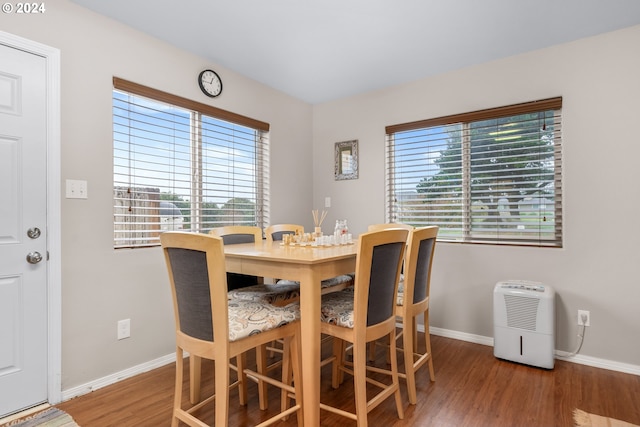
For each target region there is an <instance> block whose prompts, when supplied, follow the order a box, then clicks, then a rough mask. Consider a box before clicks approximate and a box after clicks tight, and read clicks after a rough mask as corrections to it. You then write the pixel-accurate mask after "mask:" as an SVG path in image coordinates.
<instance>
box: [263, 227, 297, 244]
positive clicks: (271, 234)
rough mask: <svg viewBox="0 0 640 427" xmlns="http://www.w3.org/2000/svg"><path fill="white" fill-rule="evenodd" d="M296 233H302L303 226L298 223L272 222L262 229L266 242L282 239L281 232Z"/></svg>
mask: <svg viewBox="0 0 640 427" xmlns="http://www.w3.org/2000/svg"><path fill="white" fill-rule="evenodd" d="M296 233H298V234H302V233H304V226H302V225H298V224H272V225H270V226H268V227H267V228H265V229H264V235H265V237H266V238H267V242H268V243H271V242H274V241H278V240H282V235H283V234H296Z"/></svg>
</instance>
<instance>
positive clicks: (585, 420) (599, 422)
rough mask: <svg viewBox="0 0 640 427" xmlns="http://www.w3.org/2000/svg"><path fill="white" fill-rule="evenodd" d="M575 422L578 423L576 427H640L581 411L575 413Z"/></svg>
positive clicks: (577, 410)
mask: <svg viewBox="0 0 640 427" xmlns="http://www.w3.org/2000/svg"><path fill="white" fill-rule="evenodd" d="M573 420H574V421H575V423H576V427H639V426H638V425H637V424H631V423H628V422H626V421H620V420H616V419H614V418H609V417H601V416H600V415H595V414H590V413H588V412H585V411H581V410H580V409H575V410H574V411H573Z"/></svg>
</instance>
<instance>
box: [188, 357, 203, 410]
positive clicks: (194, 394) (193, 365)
mask: <svg viewBox="0 0 640 427" xmlns="http://www.w3.org/2000/svg"><path fill="white" fill-rule="evenodd" d="M201 374H202V358H200V357H198V356H192V355H189V384H190V389H189V391H190V401H191V404H192V405H195V404H197V403H199V402H200V381H201Z"/></svg>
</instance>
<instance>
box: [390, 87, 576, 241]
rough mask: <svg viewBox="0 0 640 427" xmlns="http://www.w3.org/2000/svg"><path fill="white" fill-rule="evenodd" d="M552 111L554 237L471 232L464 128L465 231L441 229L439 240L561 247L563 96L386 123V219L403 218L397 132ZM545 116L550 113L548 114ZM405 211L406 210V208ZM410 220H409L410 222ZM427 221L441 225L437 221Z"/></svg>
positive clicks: (467, 146)
mask: <svg viewBox="0 0 640 427" xmlns="http://www.w3.org/2000/svg"><path fill="white" fill-rule="evenodd" d="M549 111H553V112H554V115H553V121H554V129H553V144H552V146H553V150H554V151H553V159H554V165H553V171H554V178H553V183H554V190H555V191H554V231H553V234H554V237H553V238H538V239H535V238H519V239H514V238H500V237H499V233H498V231H497V230H498V228H497V227H496V231H495V232H494V234H495V235H496V236H497V237H492V238H477V237H474V236H472V231H471V225H472V223H473V221H474V219H473V212H472V211H473V206H472V200H471V196H470V195H471V187H472V184H471V178H470V174H471V167H472V166H471V163H472V162H471V159H470V156H471V148H470V147H471V142H470V138H471V137H470V132H466V131H462V134H464V135H466V136H465V138H463V141H462V143H461V150H462V152H461V155H460V157H461V162H462V164H463V167H462V177H461V181H462V187H461V188H462V192H463V193H464V194H463V196H462V197H460V200H461V204H462V206H463V208H462V221H461V222H462V224H463V225H462V228H463V230H462V235H461V236H460V237H458V238H452V237H451V236H447V235H446V233H439V235H438V240H439V241H446V242H452V243H467V244H470V243H471V244H475V243H480V244H498V245H518V246H539V247H559V248H561V247H562V246H563V232H562V129H561V121H562V97H554V98H548V99H543V100H538V101H532V102H525V103H520V104H514V105H508V106H503V107H498V108H488V109H483V110H478V111H472V112H468V113H462V114H453V115H449V116H443V117H437V118H430V119H425V120H418V121H414V122H408V123H401V124H395V125H390V126H386V127H385V134H386V140H385V166H386V173H385V199H386V220H387V222H402V218H400V217H399V213H398V209H399V208H398V194H399V191H398V190H396V188H395V178H394V177H395V173H396V172H395V168H396V166H395V164H396V162H397V159H398V156H397V155H396V152H395V146H396V143H395V139H396V136H397V135H399V134H401V133H403V132H411V131H418V130H424V131H426V130H427V129H433V128H436V127H439V126H451V125H457V124H459V125H461V126H463V127H464V126H469V124H471V123H478V122H481V121H485V120H494V119H504V118H508V117H515V116H518V115H524V114H536V113H543V112H547V113H548V112H549ZM546 117H549V116H548V115H547V116H546ZM405 212H406V211H405ZM409 223H410V222H409ZM428 224H432V225H440V224H438V223H437V221H436V222H429V223H428ZM428 224H427V223H425V222H421V223H418V224H411V225H416V226H422V225H428Z"/></svg>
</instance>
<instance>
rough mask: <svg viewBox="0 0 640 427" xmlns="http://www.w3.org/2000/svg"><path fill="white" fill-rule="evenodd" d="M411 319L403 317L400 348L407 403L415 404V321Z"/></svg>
mask: <svg viewBox="0 0 640 427" xmlns="http://www.w3.org/2000/svg"><path fill="white" fill-rule="evenodd" d="M414 319H415V317H414V318H413V319H404V322H403V328H404V330H403V333H402V349H403V355H404V372H405V376H406V380H407V394H408V396H409V403H411V404H412V405H415V404H416V403H417V402H418V396H417V392H416V373H415V364H414V357H413V355H414V354H415V353H414V348H416V342H415V336H416V335H415V333H414V332H415V329H414V328H415V322H414V321H413V320H414Z"/></svg>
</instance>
